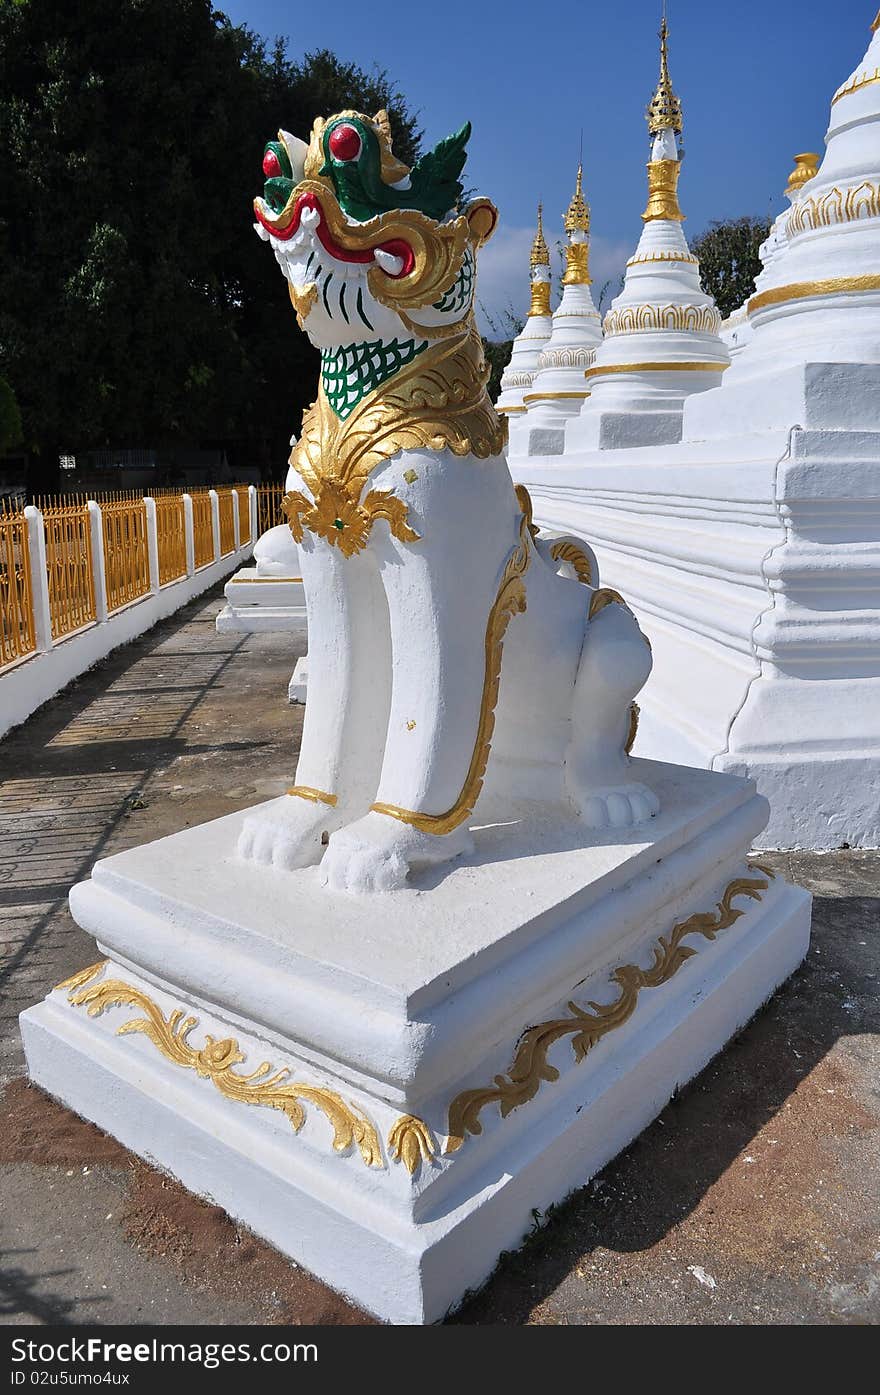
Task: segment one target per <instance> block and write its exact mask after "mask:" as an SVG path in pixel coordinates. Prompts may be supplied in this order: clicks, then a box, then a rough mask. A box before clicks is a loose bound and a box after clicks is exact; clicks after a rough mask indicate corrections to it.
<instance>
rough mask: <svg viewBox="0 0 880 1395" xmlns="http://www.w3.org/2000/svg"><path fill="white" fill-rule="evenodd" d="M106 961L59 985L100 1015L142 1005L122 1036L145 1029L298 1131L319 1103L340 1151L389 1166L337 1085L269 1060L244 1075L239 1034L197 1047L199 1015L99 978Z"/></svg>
mask: <svg viewBox="0 0 880 1395" xmlns="http://www.w3.org/2000/svg"><path fill="white" fill-rule="evenodd" d="M106 963H107V961H106V959H105V960H102V961H101V963H99V964H93V965H92V966H91V968H89V969H83V970H82V972H81V973H79V974H74V975H73V977H72V978H69V979H65V980H64V982H63V983H59V984H58V988H59V989H61V990H66V991H67V1001H68V1002H69V1003H70V1004H71V1005H72V1006H73V1007H84V1008H85V1009H86V1011H87V1012H88V1014H89V1017H99V1016H100V1015H101V1013H103V1012H105V1011H106V1010H107V1009H108V1008H112V1007H133V1008H137V1009H138V1010H139V1011H140V1012H142V1013H143V1014H144V1016H143V1017H136V1018H132V1019H130V1020H129V1021H127V1022H123V1024H122V1026H121V1027H119V1028H117V1033H116V1034H117V1036H126V1035H128V1034H130V1033H132V1032H141V1033H143V1035H144V1036H145V1037H147V1039H148V1040H149V1041H151V1042H152V1043H153V1045H154V1046H155V1047H156V1048H157V1050H158V1051H160V1052H161V1054H162V1055H163V1056H164V1057H165V1059H166V1060H168V1061H171V1063H172V1064H173V1065H176V1066H182V1067H183V1068H184V1069H185V1070H193V1071H195V1073H196V1075H198V1076H201V1078H202V1079H203V1080H210V1082H211V1084H212V1085H213V1086H214V1087H215V1089H217V1090H219V1091H220V1093H221V1095H223V1096H225V1098H226V1099H229V1100H237V1101H239V1102H240V1103H242V1104H258V1105H262V1106H264V1107H265V1108H267V1109H278V1110H280V1111H281V1113H282V1114H284V1116H285V1118H286V1119H287V1120H288V1121H289V1122H290V1125H291V1127H292V1128H293V1130H294V1133H299V1131H300V1129H301V1128H302V1126H303V1124H304V1123H305V1117H306V1116H305V1109H304V1108H303V1105H304V1104H311V1105H314V1107H315V1108H316V1109H318V1110H320V1112H321V1113H322V1114H323V1115H324V1117H325V1118H326V1119H327V1120H328V1121H329V1123H330V1125H331V1126H332V1128H333V1147H334V1149H335V1150H336V1152H338V1153H344V1152H347V1150H348V1149H349V1148H351V1147H352V1146H353V1145H355V1144H356V1145H357V1148H358V1151H359V1152H360V1155H361V1157H362V1159H363V1161H364V1162H365V1163H366V1165H367V1167H381V1166H382V1165H383V1161H382V1148H381V1145H380V1143H379V1136H378V1134H377V1133H376V1130H375V1128H374V1126H373V1124H372V1123H371V1122H370V1120H369V1119H368V1118H367V1117H366V1115H364V1114H362V1113H361V1112H360V1110H358V1109H356V1108H355V1106H354V1105H352V1104H347V1103H346V1101H345V1100H344V1099H342V1097H341V1096H340V1095H338V1094H337V1093H336V1092H335V1090H328V1089H325V1088H324V1087H323V1086H318V1085H307V1084H305V1083H303V1082H302V1081H291V1080H289V1079H288V1077H289V1075H290V1071H289V1069H288V1068H287V1067H286V1066H284V1067H282V1068H281V1069H280V1070H274V1069H273V1068H272V1066H270V1065H269V1063H268V1061H263V1062H262V1064H261V1065H259V1066H257V1068H256V1070H253V1071H250V1072H249V1073H248V1074H247V1075H243V1074H240V1073H239V1072H237V1071H236V1070H235V1069H234V1067H235V1066H237V1065H241V1063H242V1062H243V1061H244V1060H245V1056H244V1054H243V1052H242V1051H241V1050H240V1048H239V1045H238V1042H237V1040H236V1039H235V1037H224V1038H223V1040H222V1041H218V1040H216V1039H215V1038H214V1037H213V1036H210V1035H206V1036H205V1044H204V1046H202V1047H195V1046H192V1045H191V1044H190V1042H189V1040H188V1038H189V1035H190V1033H191V1032H192V1031H193V1029H194V1028H195V1027H197V1026H198V1018H197V1017H188V1016H186V1015H185V1013H184V1011H183V1009H182V1008H175V1010H174V1011H173V1012H172V1013H170V1014H169V1016H168V1017H167V1018H166V1017H165V1015H164V1013H163V1012H162V1009H161V1008H160V1007H159V1006H158V1004H157V1003H154V1002H153V1000H152V998H149V997H147V995H146V993H143V992H141V990H140V989H139V988H135V987H134V986H133V985H132V984H130V983H124V982H123V981H122V980H121V979H105V980H103V981H101V982H98V983H96V982H94V980H95V979H96V978H97V976H98V974H100V973H101V972H102V971H103V970H104V968H105V966H106Z"/></svg>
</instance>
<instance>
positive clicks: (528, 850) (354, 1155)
mask: <svg viewBox="0 0 880 1395" xmlns="http://www.w3.org/2000/svg"><path fill="white" fill-rule="evenodd" d="M645 766H646V768H645V770H644V772H643V773H642V774H641V775H640V777H639V778H643V779H644V781H645V783H647V784H648V785H650V787H651V788H652V789H655V790H656V791H657V793H658V795H659V797H660V800H661V807H662V811H663V812H662V813H661V814H660V815H659V816H658V817H657V818H656V819H654V820H652V821H651V822H650V823H649V824H647V825H646V826H645V827H643V828H636V829H632V830H627V831H626V832H625V834H621V833H620V832H619V831H618V832H617V833H609V834H608V835H607V836H604V837H599V838H598V839H597V837H596V835H593V834H587V833H585V832H584V830H582V829H580V828H579V827H578V826H577V825H576V824H574V823H573V822H572V820H571V819H570V817H569V818H563V817H562V811H560V817H559V818H558V819H557V820H554V819H551V818H548V817H547V813H546V811H544V812H543V813H542V814H541V815H540V817H537V816H536V815H535V811H534V810H533V811H532V812H531V813H530V811H529V810H528V809H521V810H520V813H521V816H522V817H521V818H520V819H519V820H518V821H515V822H513V823H511V822H510V815H509V813H508V817H507V820H506V821H505V822H503V823H502V822H499V823H498V824H494V825H486V826H484V827H482V828H479V829H478V830H476V845H477V846H476V852H475V854H474V855H473V856H471V857H469V858H467V859H464V860H462V861H460V862H458V863H455V864H453V865H452V866H451V867H449V868H447V869H445V870H437V869H435V870H434V871H433V872H431V873H425V874H423V875H422V876H420V877H419V878H417V879H416V881H415V883H414V885H413V886H412V888H408V889H406V890H403V891H399V892H393V893H390V894H388V895H384V896H379V895H376V896H362V897H358V896H351V895H347V894H334V893H331V892H328V891H326V890H324V889H323V888H322V887H321V885H320V882H319V875H318V870H317V869H315V868H312V869H308V870H306V871H301V872H291V873H286V872H278V871H270V870H268V869H266V868H265V867H261V866H257V865H255V864H253V863H245V862H242V861H239V860H238V859H237V857H236V855H235V852H234V849H235V843H236V838H237V835H238V832H239V829H240V827H241V823H242V819H243V817H244V815H243V814H241V813H238V814H233V815H229V816H227V817H226V818H222V819H218V820H217V821H215V822H213V823H210V824H206V825H203V826H202V827H199V828H192V829H187V830H186V831H184V832H182V833H178V834H176V835H174V836H173V837H170V838H164V839H161V840H160V841H158V842H156V843H152V844H149V845H147V846H145V847H141V848H135V849H132V850H131V851H129V852H125V853H121V854H118V855H117V856H115V857H111V858H108V859H106V860H104V861H102V862H99V863H98V864H97V865H96V867H95V869H94V872H93V875H92V877H91V879H90V880H89V881H87V882H83V883H81V884H80V885H79V886H77V887H75V888H74V889H73V891H72V893H71V908H72V910H73V914H74V916H75V917H76V919H77V920H78V922H79V923H80V924H81V925H82V926H84V927H85V928H86V929H87V930H89V931H90V932H91V933H93V934H94V935H95V936H96V938H97V940H98V944H99V949H100V952H101V954H102V955H109V956H110V962H108V963H107V964H106V965H105V966H103V968H98V969H97V970H95V971H94V972H93V973H92V974H91V976H90V974H89V973H88V972H86V973H85V974H82V975H78V976H76V977H75V978H74V979H73V980H70V981H68V983H67V984H63V985H60V986H59V988H58V989H56V990H55V991H54V992H53V993H51V994H50V995H49V997H48V998H47V999H46V1000H45V1001H44V1002H43V1003H41V1004H39V1005H38V1006H37V1007H34V1008H31V1009H29V1010H28V1011H27V1012H25V1013H24V1014H23V1016H22V1019H21V1021H22V1034H23V1038H24V1043H25V1050H26V1052H27V1058H28V1065H29V1070H30V1074H31V1077H32V1079H33V1080H34V1081H35V1082H36V1083H37V1084H39V1085H41V1086H42V1087H43V1088H44V1089H46V1090H48V1091H49V1092H50V1093H51V1094H53V1095H55V1096H57V1097H58V1098H59V1099H61V1100H62V1101H64V1102H65V1103H66V1104H67V1105H69V1106H70V1107H71V1108H72V1109H74V1110H76V1111H77V1113H79V1114H81V1115H84V1116H85V1117H86V1118H88V1119H91V1120H93V1121H94V1122H95V1123H97V1124H98V1125H99V1126H100V1127H102V1128H104V1129H107V1130H108V1131H109V1132H111V1133H112V1134H113V1135H114V1136H115V1137H117V1138H118V1139H120V1140H121V1141H122V1142H123V1143H124V1144H125V1145H126V1146H128V1147H129V1148H131V1149H133V1150H134V1151H135V1152H137V1153H138V1154H140V1155H141V1156H143V1157H145V1158H147V1159H148V1160H150V1161H152V1162H154V1163H156V1164H157V1165H159V1166H160V1167H162V1168H165V1169H167V1170H168V1171H169V1172H170V1173H172V1174H173V1175H174V1176H176V1177H178V1178H180V1180H181V1181H182V1182H183V1183H184V1184H185V1185H186V1186H187V1187H189V1188H191V1189H192V1190H193V1191H194V1192H196V1193H198V1194H199V1195H202V1196H205V1197H210V1198H211V1199H212V1200H213V1201H215V1202H216V1203H218V1204H219V1205H221V1206H223V1207H225V1208H226V1210H227V1211H228V1212H229V1213H230V1214H231V1215H233V1216H234V1217H236V1218H237V1219H238V1220H240V1221H242V1222H243V1223H244V1224H246V1225H248V1226H250V1227H251V1228H252V1229H253V1230H254V1231H256V1232H257V1233H258V1234H260V1235H262V1236H265V1237H266V1238H267V1239H268V1240H270V1241H271V1242H272V1243H273V1244H274V1245H277V1246H278V1248H279V1249H281V1250H282V1251H283V1252H285V1253H286V1254H288V1255H291V1256H292V1257H293V1258H294V1259H296V1260H297V1262H299V1263H301V1264H303V1265H305V1266H307V1267H308V1268H309V1269H311V1270H312V1271H313V1272H315V1273H316V1274H318V1275H319V1276H320V1277H321V1278H323V1279H325V1280H326V1281H327V1282H328V1283H330V1284H332V1285H333V1286H334V1287H335V1288H337V1289H339V1290H340V1291H341V1292H342V1293H344V1294H346V1295H348V1296H349V1297H350V1298H352V1299H353V1300H354V1301H355V1302H357V1303H359V1304H361V1305H363V1306H364V1307H365V1308H368V1309H369V1310H371V1311H372V1312H374V1313H377V1314H378V1315H379V1316H380V1317H382V1318H384V1319H386V1320H389V1321H392V1322H397V1323H421V1322H432V1321H436V1320H438V1319H441V1318H442V1317H443V1316H444V1314H445V1313H446V1312H447V1311H448V1309H450V1308H451V1307H453V1306H454V1305H455V1304H456V1303H457V1302H459V1300H460V1299H461V1297H462V1295H463V1294H464V1292H465V1290H466V1289H468V1288H472V1287H474V1286H475V1285H479V1284H480V1283H481V1282H482V1281H483V1280H484V1279H485V1278H486V1277H487V1276H488V1275H489V1274H490V1273H491V1271H492V1269H493V1268H494V1266H495V1263H496V1260H497V1258H498V1255H499V1253H500V1252H501V1251H502V1250H505V1249H510V1248H514V1247H516V1246H518V1245H519V1244H520V1242H521V1240H522V1238H523V1236H524V1235H525V1234H526V1232H527V1231H528V1230H529V1229H530V1227H531V1224H532V1212H533V1210H534V1209H536V1208H537V1209H541V1210H543V1209H545V1208H546V1207H547V1206H549V1205H550V1204H551V1203H552V1202H554V1201H558V1200H559V1199H560V1198H562V1197H564V1196H565V1195H566V1194H567V1193H568V1192H569V1191H570V1190H572V1189H573V1188H575V1187H578V1186H581V1185H582V1184H583V1183H585V1182H586V1181H587V1180H588V1178H589V1177H590V1176H591V1175H592V1174H593V1173H595V1172H596V1171H597V1170H598V1169H600V1168H601V1167H602V1166H603V1165H604V1164H605V1163H606V1162H608V1160H609V1159H610V1158H612V1157H613V1156H614V1155H615V1154H616V1153H617V1152H618V1151H619V1150H620V1149H621V1148H623V1147H625V1146H626V1145H627V1144H628V1143H629V1142H630V1141H631V1139H633V1138H634V1137H635V1136H636V1135H637V1134H638V1133H639V1132H640V1130H642V1129H643V1128H644V1127H645V1126H646V1125H647V1124H648V1123H649V1122H650V1121H651V1120H652V1119H653V1118H654V1117H655V1116H656V1115H657V1114H658V1112H659V1111H660V1110H661V1109H662V1108H663V1106H664V1104H665V1103H666V1101H667V1100H668V1099H669V1097H670V1096H671V1095H672V1094H673V1092H674V1091H675V1090H676V1089H677V1088H678V1087H679V1086H680V1085H682V1084H684V1082H685V1081H687V1080H689V1079H690V1078H691V1077H692V1076H693V1075H694V1074H695V1073H696V1072H698V1071H699V1070H701V1069H702V1067H703V1066H704V1065H705V1064H706V1062H707V1061H708V1060H710V1058H711V1057H712V1056H713V1055H714V1054H715V1053H716V1052H717V1051H718V1050H720V1048H721V1047H722V1046H723V1045H724V1043H725V1042H726V1041H727V1040H728V1039H729V1038H730V1037H731V1035H732V1034H733V1033H735V1032H736V1031H737V1030H738V1029H739V1028H740V1027H741V1026H742V1025H743V1024H744V1023H745V1022H747V1021H748V1019H749V1017H750V1016H751V1015H752V1014H753V1013H754V1012H755V1011H756V1010H757V1009H758V1008H759V1007H760V1006H761V1004H762V1003H763V1002H764V1001H765V1000H766V999H767V997H768V996H769V995H770V994H771V993H772V992H773V991H774V989H775V988H776V987H777V986H778V985H779V984H780V983H781V982H782V981H783V980H784V979H785V978H786V977H787V976H788V975H789V974H790V973H791V972H792V970H793V969H794V968H795V967H796V965H797V964H798V963H799V962H800V961H801V959H802V958H803V955H804V953H805V952H806V949H807V944H808V938H809V918H810V898H809V896H808V895H807V894H806V893H805V892H803V891H800V890H798V889H796V888H793V887H790V886H788V885H787V884H786V883H785V882H783V881H782V880H779V879H774V878H772V877H771V876H770V875H769V874H768V873H765V872H763V871H761V870H760V869H758V868H756V867H753V866H749V865H748V864H747V862H746V854H747V851H748V849H749V847H750V845H751V843H752V841H753V839H754V838H755V837H756V836H757V835H758V834H759V833H760V830H761V828H762V827H763V824H764V821H765V819H766V816H767V806H766V803H765V801H764V800H763V799H762V798H760V797H759V796H756V795H755V793H754V789H753V787H752V786H751V784H750V783H749V782H747V781H744V780H741V779H738V778H737V777H734V776H728V775H718V774H711V773H708V772H705V771H697V770H686V769H681V768H678V767H674V766H656V765H653V764H650V763H645ZM597 1005H605V1006H597ZM92 1014H94V1015H92ZM263 1063H266V1064H265V1065H264V1064H263Z"/></svg>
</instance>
